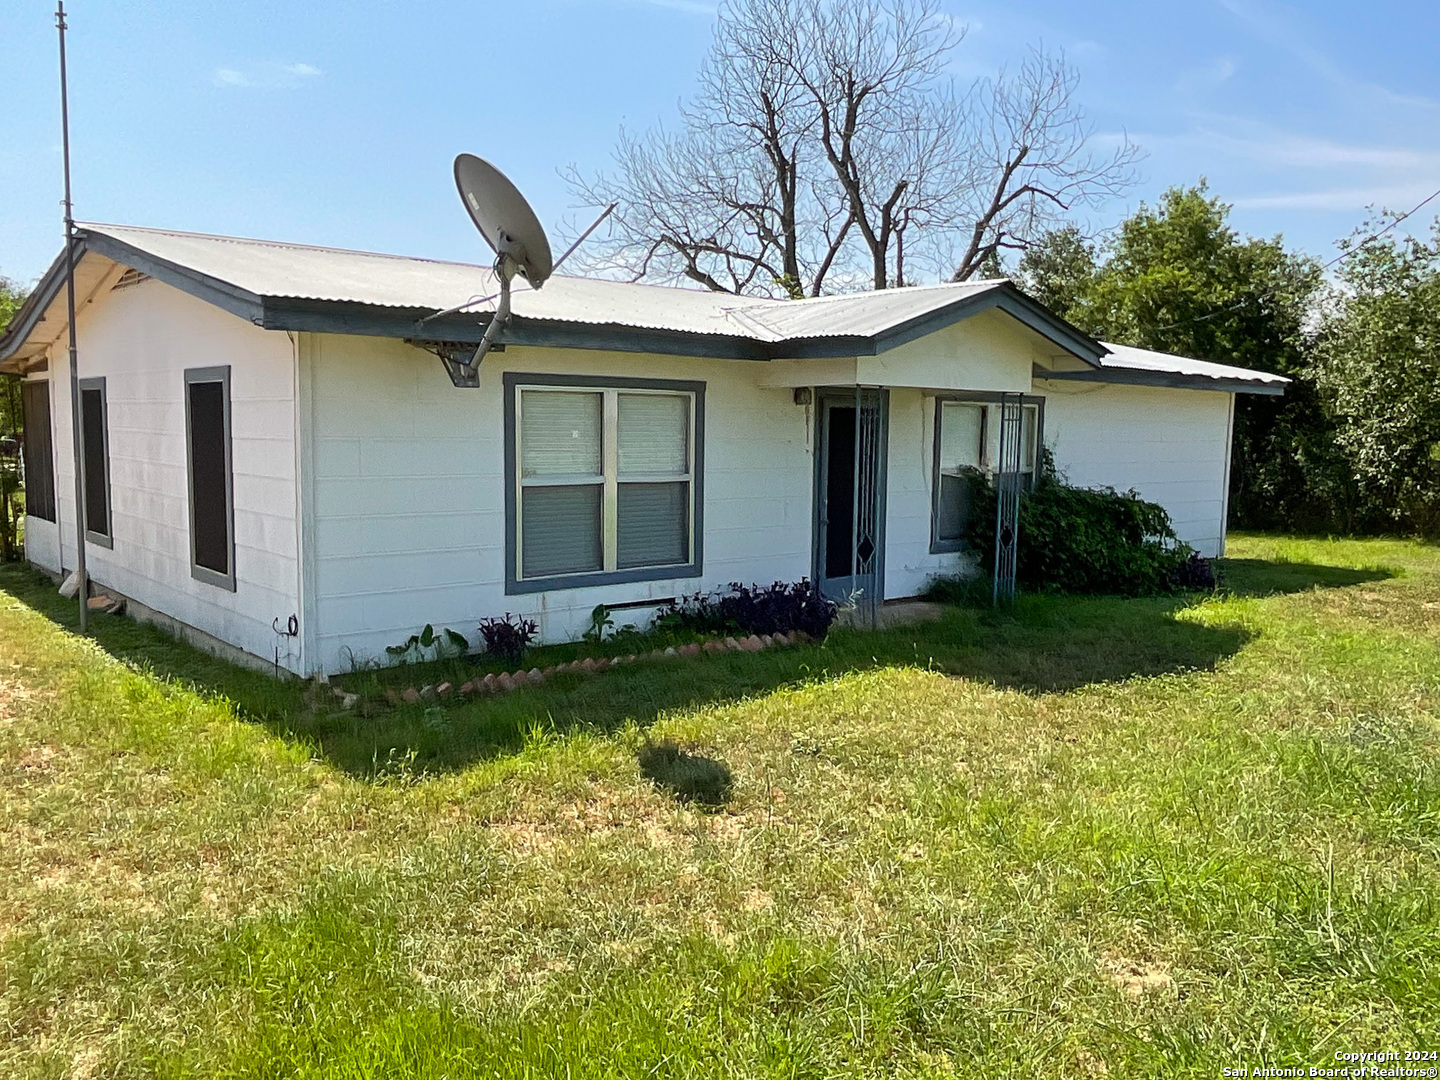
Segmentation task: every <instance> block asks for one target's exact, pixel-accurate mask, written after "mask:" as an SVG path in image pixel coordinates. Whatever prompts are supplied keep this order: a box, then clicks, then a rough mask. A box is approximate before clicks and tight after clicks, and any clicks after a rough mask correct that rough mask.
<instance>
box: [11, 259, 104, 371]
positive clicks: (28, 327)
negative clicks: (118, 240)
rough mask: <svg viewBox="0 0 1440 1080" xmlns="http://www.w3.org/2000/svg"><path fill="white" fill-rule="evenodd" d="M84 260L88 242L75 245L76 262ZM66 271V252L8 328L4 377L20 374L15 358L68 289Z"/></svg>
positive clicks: (42, 279)
mask: <svg viewBox="0 0 1440 1080" xmlns="http://www.w3.org/2000/svg"><path fill="white" fill-rule="evenodd" d="M84 256H85V242H84V241H83V240H80V241H78V242H77V243H76V245H75V255H74V258H75V262H76V263H77V264H78V263H79V262H80V260H81V259H82V258H84ZM65 271H66V263H65V252H63V251H62V252H60V254H59V255H58V256H57V257H56V259H55V261H54V262H52V263H51V264H50V268H49V269H48V270H46V271H45V273H44V275H43V276H42V277H41V278H40V280H39V281H38V282H36V284H35V288H34V289H32V290H31V291H30V295H29V296H27V297H26V298H25V303H23V304H21V305H20V310H19V311H17V312H16V313H15V316H14V318H12V319H11V320H10V325H9V326H7V327H6V328H5V332H4V333H3V334H0V373H4V374H6V375H16V374H19V373H20V364H19V362H18V361H16V362H12V359H11V358H12V357H14V356H15V354H16V353H17V352H19V351H20V347H21V346H22V345H24V344H25V342H26V341H28V340H29V338H30V335H31V334H32V333H33V332H34V330H35V327H37V326H39V325H40V321H41V320H42V319H43V318H44V317H45V309H46V308H48V307H49V306H50V304H51V302H52V301H53V300H54V299H55V297H57V296H58V295H60V290H61V289H63V288H64V287H65Z"/></svg>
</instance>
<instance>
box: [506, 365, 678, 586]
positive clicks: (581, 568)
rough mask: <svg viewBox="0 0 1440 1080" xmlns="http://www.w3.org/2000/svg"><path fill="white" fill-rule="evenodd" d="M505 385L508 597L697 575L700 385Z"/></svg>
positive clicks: (548, 381)
mask: <svg viewBox="0 0 1440 1080" xmlns="http://www.w3.org/2000/svg"><path fill="white" fill-rule="evenodd" d="M505 382H506V387H505V391H506V392H505V399H506V443H507V445H506V466H507V469H506V471H507V498H506V504H507V515H506V526H507V529H508V531H509V536H508V538H507V545H506V556H507V557H506V564H507V566H506V569H507V574H506V578H507V586H508V588H509V590H510V591H511V592H535V591H539V590H542V589H561V588H578V587H580V586H583V585H597V584H605V583H609V582H622V581H640V580H647V579H648V580H653V579H657V578H668V577H690V576H694V575H696V574H698V573H699V572H700V513H699V507H700V477H701V463H702V461H703V438H704V423H703V415H704V384H703V383H692V382H670V381H662V380H650V379H645V380H639V379H637V380H621V379H584V378H570V377H559V376H525V375H520V374H517V373H511V374H508V375H507V376H506V379H505Z"/></svg>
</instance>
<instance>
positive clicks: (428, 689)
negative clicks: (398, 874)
mask: <svg viewBox="0 0 1440 1080" xmlns="http://www.w3.org/2000/svg"><path fill="white" fill-rule="evenodd" d="M809 640H810V637H809V636H808V635H806V634H804V633H801V632H800V631H798V630H791V631H790V632H789V633H788V634H751V635H750V636H749V637H745V638H738V639H737V638H733V637H727V638H724V639H719V638H711V639H710V640H709V641H704V642H701V641H692V642H690V643H689V644H686V645H671V646H670V647H669V648H665V649H652V650H651V651H650V652H647V653H631V654H630V655H629V656H611V657H605V658H601V659H596V658H595V657H593V656H587V657H585V659H583V660H572V661H570V662H569V663H566V664H551V665H550V666H549V667H546V668H543V669H542V668H531V669H530V670H529V671H525V670H523V669H522V670H519V671H513V672H512V671H505V672H501V673H500V674H498V675H496V674H494V673H493V672H492V673H491V674H489V675H486V676H485V677H484V678H477V679H471V680H470V681H469V682H465V683H461V684H460V686H459V687H456V686H454V685H453V684H451V683H448V682H442V683H440V684H438V685H432V686H422V687H414V686H412V687H409V688H408V689H405V690H396V689H394V688H393V687H392V688H391V689H388V690H386V691H385V698H386V700H387V701H389V702H390V704H391V705H395V706H399V705H414V704H418V703H419V702H422V701H435V700H438V699H440V698H449V697H454V696H455V695H456V694H459V695H460V696H461V697H478V696H481V695H484V694H507V693H509V692H510V691H512V690H520V689H523V688H524V687H527V686H539V685H541V684H542V683H544V682H545V681H546V680H547V679H549V678H551V677H552V676H555V675H564V674H571V675H594V674H596V673H598V672H601V671H609V670H610V669H611V668H615V667H621V666H623V665H625V664H633V663H636V662H637V661H640V660H667V659H670V658H672V657H681V656H699V655H701V654H702V653H722V652H759V651H760V650H761V649H769V648H774V647H775V646H780V645H798V644H801V643H803V642H808V641H809ZM338 693H340V691H338V690H337V694H338ZM344 697H345V699H347V700H346V704H345V708H347V709H348V708H350V707H352V705H353V704H354V703H353V701H351V700H349V699H352V698H354V697H355V695H353V694H345V695H344Z"/></svg>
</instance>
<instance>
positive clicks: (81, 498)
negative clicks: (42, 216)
mask: <svg viewBox="0 0 1440 1080" xmlns="http://www.w3.org/2000/svg"><path fill="white" fill-rule="evenodd" d="M55 26H56V28H57V29H58V30H59V31H60V144H61V148H62V150H63V153H64V157H65V301H66V304H67V305H68V306H69V316H70V442H71V452H72V454H73V456H74V466H75V468H74V472H75V574H76V576H77V578H78V579H79V582H80V588H79V590H78V591H77V593H76V596H78V597H79V599H80V632H81V633H82V634H83V633H85V632H86V630H87V629H88V627H87V623H88V620H89V614H90V608H89V600H90V581H89V577H88V575H87V574H86V572H85V479H84V476H83V474H82V473H81V469H82V467H83V466H82V462H81V458H82V456H83V453H84V451H83V448H82V446H81V434H80V364H79V361H78V360H77V359H76V353H77V346H76V341H75V336H76V335H75V216H74V212H73V207H72V206H71V203H70V91H69V86H68V80H67V78H66V72H65V30H66V26H65V0H58V3H57V4H56V7H55Z"/></svg>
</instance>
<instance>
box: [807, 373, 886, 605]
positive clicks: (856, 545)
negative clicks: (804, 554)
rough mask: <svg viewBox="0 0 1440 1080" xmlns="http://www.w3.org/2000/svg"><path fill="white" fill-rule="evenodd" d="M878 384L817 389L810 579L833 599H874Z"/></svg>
mask: <svg viewBox="0 0 1440 1080" xmlns="http://www.w3.org/2000/svg"><path fill="white" fill-rule="evenodd" d="M888 404H889V401H888V395H887V394H886V393H885V391H884V390H861V391H860V392H859V393H858V394H857V393H856V391H854V390H834V391H821V393H820V395H819V405H818V410H817V411H818V420H819V423H818V425H817V435H818V440H817V446H816V470H815V512H816V521H815V580H816V582H817V584H818V585H819V586H820V591H821V592H823V593H824V594H825V595H826V596H828V597H830V598H831V599H832V600H839V601H846V600H854V601H856V602H857V603H859V604H860V605H861V606H863V607H870V608H873V607H874V606H875V605H877V604H878V603H879V602H880V599H881V595H880V594H881V588H882V582H883V580H884V577H883V569H884V550H885V442H886V436H887V424H886V410H887V405H888Z"/></svg>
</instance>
